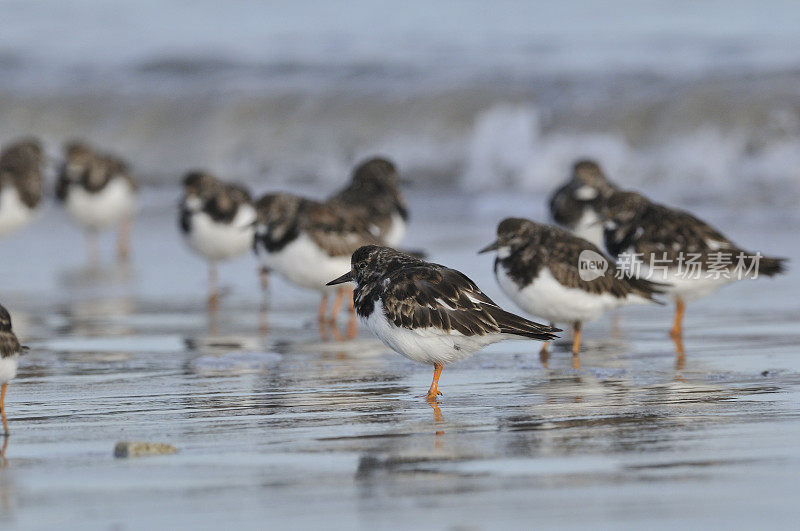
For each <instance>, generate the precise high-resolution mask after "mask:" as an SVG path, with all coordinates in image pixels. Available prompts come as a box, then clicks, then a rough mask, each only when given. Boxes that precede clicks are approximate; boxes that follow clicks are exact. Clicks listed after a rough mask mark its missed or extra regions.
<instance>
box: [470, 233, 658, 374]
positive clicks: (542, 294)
mask: <svg viewBox="0 0 800 531" xmlns="http://www.w3.org/2000/svg"><path fill="white" fill-rule="evenodd" d="M488 251H497V257H496V258H495V261H494V274H495V276H496V277H497V282H498V283H499V284H500V287H501V288H502V289H503V291H504V292H505V293H506V295H508V296H509V297H510V298H511V300H513V301H514V302H515V303H516V304H517V306H519V307H520V308H522V309H523V310H525V311H526V312H528V313H530V314H533V315H536V316H538V317H542V318H544V319H547V320H549V321H550V322H551V324H552V323H569V324H572V325H573V327H574V331H575V334H574V339H573V344H572V354H573V356H574V362H575V365H576V367H577V365H578V361H579V360H578V358H577V356H578V354H579V353H580V345H581V326H582V324H583V323H584V322H586V321H592V320H594V319H597V318H598V317H600V316H601V315H602V314H603V313H604V312H605V311H607V310H609V309H612V308H616V307H618V306H622V305H623V304H631V303H646V302H658V301H656V300H654V299H653V295H654V294H657V293H661V292H662V290H661V289H660V288H659V287H658V286H657V285H656V284H654V283H652V282H648V281H646V280H639V279H635V278H626V277H624V276H623V277H621V278H616V275H615V269H614V267H613V263H611V261H610V260H608V259H607V258H606V257H605V256H604V255H603V253H602V251H600V249H599V248H598V247H596V246H595V245H594V244H592V243H591V242H589V241H587V240H584V239H583V238H579V237H578V236H575V235H573V234H571V233H569V232H567V231H566V230H563V229H559V228H557V227H551V226H548V225H543V224H540V223H534V222H533V221H530V220H527V219H521V218H508V219H504V220H503V221H501V222H500V224H499V225H498V227H497V240H496V241H495V242H493V243H492V244H490V245H489V246H487V247H486V248H484V249H482V250H481V251H480V252H481V253H484V252H488ZM610 263H611V267H609V264H610ZM589 266H591V269H588V267H589ZM583 268H586V269H583ZM546 349H547V343H545V345H544V346H543V347H542V355H543V356H544V355H545V354H546ZM544 359H545V358H544V357H543V360H544Z"/></svg>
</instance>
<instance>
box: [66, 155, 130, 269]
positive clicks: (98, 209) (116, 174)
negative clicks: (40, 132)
mask: <svg viewBox="0 0 800 531" xmlns="http://www.w3.org/2000/svg"><path fill="white" fill-rule="evenodd" d="M64 151H65V160H64V165H63V166H62V168H61V172H60V175H59V177H58V182H57V183H56V198H57V199H58V200H59V201H61V202H62V203H64V206H65V207H66V209H67V212H68V213H69V214H70V216H72V218H73V219H74V220H75V221H77V222H78V223H79V224H80V225H81V226H83V228H84V229H85V230H86V235H87V249H88V255H89V263H91V264H97V263H99V261H100V249H99V247H98V241H97V239H98V233H99V232H100V231H101V230H104V229H107V228H109V227H111V226H113V225H117V226H118V235H117V257H118V259H119V261H120V262H123V263H124V262H127V260H128V257H129V255H130V237H131V227H132V224H133V215H134V208H135V198H136V190H137V188H138V185H137V183H136V180H135V179H134V178H133V176H132V175H131V173H130V171H129V170H128V165H127V164H126V163H125V162H123V161H122V160H121V159H118V158H116V157H114V156H111V155H104V154H100V153H97V152H95V151H94V150H92V148H90V147H89V146H88V145H86V144H83V143H80V142H73V143H70V144H68V145H67V146H66V148H65V150H64Z"/></svg>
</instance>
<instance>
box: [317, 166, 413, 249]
mask: <svg viewBox="0 0 800 531" xmlns="http://www.w3.org/2000/svg"><path fill="white" fill-rule="evenodd" d="M401 182H402V181H401V179H400V175H399V174H398V173H397V169H396V168H395V166H394V164H392V163H391V162H390V161H388V160H386V159H383V158H372V159H369V160H366V161H364V162H362V163H361V164H359V165H358V166H356V168H355V170H353V178H352V181H351V182H350V184H349V185H347V186H346V187H345V188H344V189H343V190H341V191H340V192H338V193H337V194H335V195H334V196H332V197H331V198H330V199H329V200H328V201H329V202H330V203H333V204H336V205H340V206H342V207H344V208H346V209H348V210H349V211H350V212H352V213H353V215H355V216H358V217H360V218H362V219H364V220H365V221H366V222H367V223H368V224H369V228H370V230H371V231H372V233H373V236H375V237H377V238H378V239H380V240H381V241H383V242H385V243H386V245H390V246H392V247H395V246H397V245H399V244H400V241H401V240H402V239H403V236H404V235H405V232H406V222H407V221H408V208H407V207H406V202H405V199H404V198H403V195H402V193H401V192H400V186H399V185H400V184H401Z"/></svg>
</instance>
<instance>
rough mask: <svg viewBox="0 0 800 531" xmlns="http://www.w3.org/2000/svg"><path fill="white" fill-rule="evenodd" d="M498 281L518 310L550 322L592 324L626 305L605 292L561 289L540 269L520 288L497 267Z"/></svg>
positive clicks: (551, 277)
mask: <svg viewBox="0 0 800 531" xmlns="http://www.w3.org/2000/svg"><path fill="white" fill-rule="evenodd" d="M497 282H498V284H500V287H501V288H502V289H503V291H504V292H505V293H506V295H508V296H509V297H510V298H511V299H512V300H513V301H514V302H515V303H516V304H517V305H518V306H519V307H520V308H522V309H523V310H525V311H526V312H528V313H530V314H532V315H535V316H537V317H540V318H542V319H545V320H547V321H550V322H553V323H568V324H570V323H574V322H575V321H580V322H586V321H593V320H595V319H597V318H598V317H600V316H601V315H603V313H604V312H606V311H607V310H610V309H612V308H616V307H618V306H621V305H622V304H625V303H626V302H627V301H626V300H625V299H619V298H617V297H614V296H613V295H610V294H607V293H603V294H599V295H598V294H595V293H589V292H586V291H583V290H581V289H578V288H568V287H565V286H562V285H561V284H559V283H558V281H557V280H556V279H555V278H553V275H552V274H551V273H550V270H549V269H548V268H542V270H541V271H540V272H539V275H538V276H537V277H536V279H534V281H533V282H532V283H531V284H529V285H527V286H525V287H524V288H522V289H520V288H519V286H518V285H517V284H516V283H515V282H514V281H513V280H512V279H511V277H509V276H508V274H507V273H506V271H505V268H504V267H503V266H502V265H500V266H498V268H497ZM631 302H633V301H631Z"/></svg>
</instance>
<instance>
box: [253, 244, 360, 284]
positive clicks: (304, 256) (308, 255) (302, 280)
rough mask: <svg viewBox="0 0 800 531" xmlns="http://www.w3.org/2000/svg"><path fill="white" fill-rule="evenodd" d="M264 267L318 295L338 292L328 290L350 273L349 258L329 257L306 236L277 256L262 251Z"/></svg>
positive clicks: (279, 252) (344, 256) (282, 250)
mask: <svg viewBox="0 0 800 531" xmlns="http://www.w3.org/2000/svg"><path fill="white" fill-rule="evenodd" d="M259 256H260V257H261V262H262V263H263V265H265V266H266V267H268V268H269V269H271V270H274V271H276V272H277V273H279V274H280V275H281V276H283V277H284V278H286V280H288V281H289V282H292V283H294V284H297V285H298V286H301V287H304V288H310V289H315V290H319V291H336V290H337V289H339V288H340V286H330V287H328V286H325V284H327V283H328V282H330V281H331V280H333V279H335V278H338V277H340V276H342V275H344V274H345V273H347V272H348V271H350V255H342V256H329V255H328V254H327V253H326V252H325V251H323V250H322V249H321V248H320V247H319V246H318V245H317V244H316V243H314V241H313V240H312V239H311V238H310V237H309V236H308V235H307V234H305V233H302V234H300V236H298V237H297V238H296V239H295V240H293V241H291V242H289V243H288V244H287V245H286V246H285V247H284V248H283V249H281V250H280V251H277V252H272V253H270V252H265V251H264V250H263V248H260V247H259Z"/></svg>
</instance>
